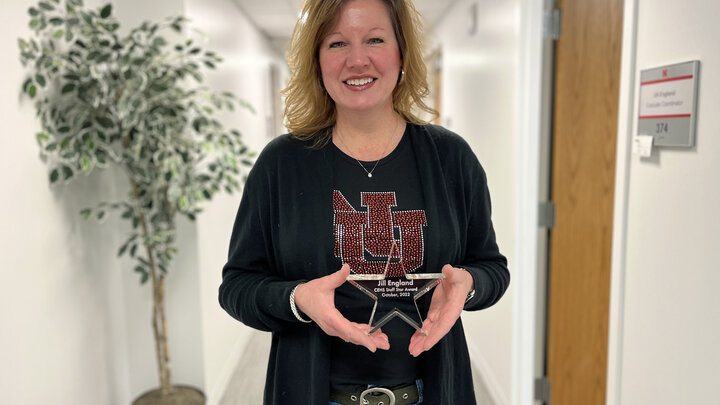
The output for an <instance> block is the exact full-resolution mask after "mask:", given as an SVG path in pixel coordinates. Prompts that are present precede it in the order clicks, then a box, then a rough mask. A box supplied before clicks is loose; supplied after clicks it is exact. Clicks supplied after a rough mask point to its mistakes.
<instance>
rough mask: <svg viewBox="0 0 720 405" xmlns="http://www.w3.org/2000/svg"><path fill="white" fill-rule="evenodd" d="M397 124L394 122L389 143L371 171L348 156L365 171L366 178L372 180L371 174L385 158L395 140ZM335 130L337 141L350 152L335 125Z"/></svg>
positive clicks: (356, 159)
mask: <svg viewBox="0 0 720 405" xmlns="http://www.w3.org/2000/svg"><path fill="white" fill-rule="evenodd" d="M398 124H399V122H398V121H396V122H395V129H393V133H392V134H391V135H390V141H389V142H388V144H387V145H385V149H384V150H383V153H382V155H381V156H380V159H378V160H376V161H375V164H374V165H373V167H372V169H370V171H368V169H366V168H365V165H363V164H362V163H360V161H359V160H358V158H356V157H355V156H352V155H351V156H350V157H351V158H353V159H355V161H356V162H357V163H358V164H359V165H360V167H362V169H363V170H364V171H365V173H367V176H368V177H369V178H372V176H373V175H372V174H373V172H374V171H375V169H376V168H377V165H378V163H380V161H381V160H382V158H383V157H384V156H385V153H386V152H387V150H388V148H389V147H390V144H391V143H392V141H393V139H394V138H395V136H394V133H395V132H396V131H397V128H398ZM335 130H337V132H338V137H337V139H338V140H339V141H340V143H342V145H343V146H344V147H345V149H347V150H348V152H350V148H348V146H347V145H346V144H345V141H343V140H342V136H341V135H340V128H338V126H337V125H335Z"/></svg>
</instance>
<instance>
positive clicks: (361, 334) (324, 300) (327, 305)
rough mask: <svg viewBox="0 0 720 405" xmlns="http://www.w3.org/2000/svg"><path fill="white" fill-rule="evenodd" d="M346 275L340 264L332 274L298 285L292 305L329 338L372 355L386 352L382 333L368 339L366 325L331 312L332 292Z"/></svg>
mask: <svg viewBox="0 0 720 405" xmlns="http://www.w3.org/2000/svg"><path fill="white" fill-rule="evenodd" d="M349 275H350V266H349V265H347V264H344V265H343V266H342V268H341V269H340V270H338V271H336V272H335V273H333V274H329V275H327V276H325V277H320V278H316V279H314V280H311V281H308V282H307V283H303V284H300V285H298V286H297V288H296V289H295V305H296V306H297V308H298V309H299V310H301V311H302V312H303V313H304V314H305V315H307V316H309V317H310V318H311V319H312V320H313V321H315V323H317V324H318V326H320V328H321V329H322V330H323V331H324V332H325V333H327V334H328V335H330V336H337V337H339V338H340V339H342V340H344V341H346V342H350V343H354V344H356V345H360V346H365V347H366V348H367V349H368V350H370V351H371V352H373V353H374V352H375V350H377V349H383V350H387V349H389V348H390V342H389V341H388V337H387V335H386V334H384V333H382V330H377V331H376V332H374V333H373V334H372V335H368V332H369V331H370V329H372V328H371V327H370V325H367V324H361V323H355V322H350V321H349V320H348V319H347V318H345V317H344V316H343V315H342V314H341V313H340V311H338V310H337V308H335V289H336V288H338V287H340V286H341V285H342V284H343V283H345V280H346V279H347V277H348V276H349Z"/></svg>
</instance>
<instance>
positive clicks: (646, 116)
mask: <svg viewBox="0 0 720 405" xmlns="http://www.w3.org/2000/svg"><path fill="white" fill-rule="evenodd" d="M638 118H640V119H641V120H647V119H652V118H690V114H669V115H641V116H640V117H638Z"/></svg>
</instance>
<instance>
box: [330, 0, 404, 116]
mask: <svg viewBox="0 0 720 405" xmlns="http://www.w3.org/2000/svg"><path fill="white" fill-rule="evenodd" d="M319 62H320V70H321V72H322V80H323V84H324V85H325V89H326V90H327V92H328V94H329V95H330V97H331V98H332V99H333V101H335V106H336V108H337V110H338V114H343V113H348V112H361V111H363V112H364V111H371V110H380V111H381V110H382V109H384V108H387V109H389V110H392V92H393V89H394V88H395V85H396V84H397V81H398V75H399V73H400V50H399V48H398V43H397V39H396V38H395V32H394V30H393V26H392V23H391V22H390V15H389V13H388V9H387V6H385V4H384V3H383V2H382V0H349V1H347V2H346V3H345V4H344V5H343V7H342V10H341V11H340V15H339V17H338V21H337V24H336V25H335V27H333V28H332V29H330V32H329V33H328V34H327V35H326V36H325V38H324V39H323V41H322V43H321V44H320V49H319Z"/></svg>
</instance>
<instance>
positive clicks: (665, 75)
mask: <svg viewBox="0 0 720 405" xmlns="http://www.w3.org/2000/svg"><path fill="white" fill-rule="evenodd" d="M663 77H667V69H663Z"/></svg>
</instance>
